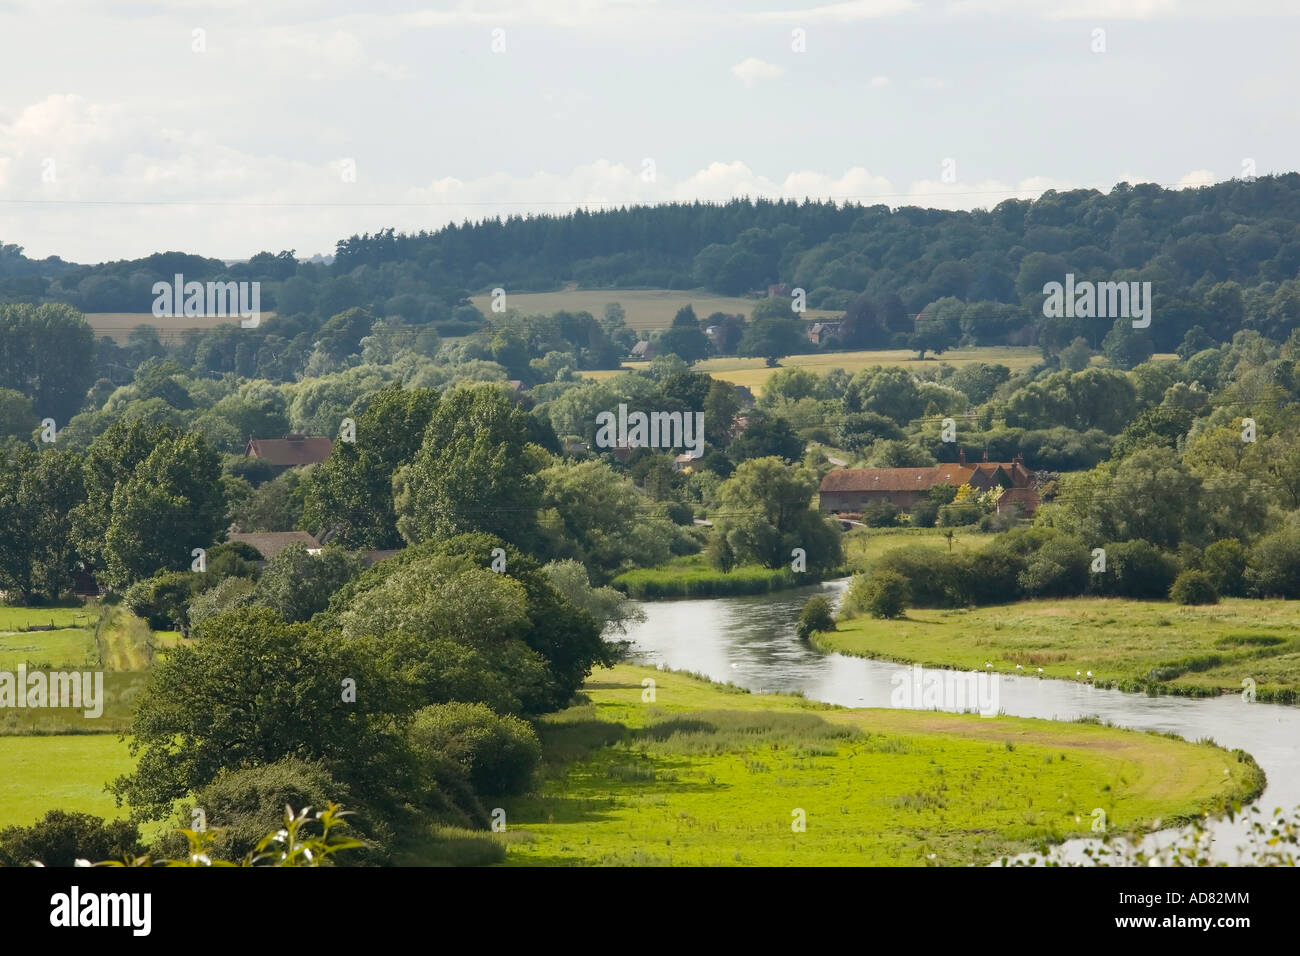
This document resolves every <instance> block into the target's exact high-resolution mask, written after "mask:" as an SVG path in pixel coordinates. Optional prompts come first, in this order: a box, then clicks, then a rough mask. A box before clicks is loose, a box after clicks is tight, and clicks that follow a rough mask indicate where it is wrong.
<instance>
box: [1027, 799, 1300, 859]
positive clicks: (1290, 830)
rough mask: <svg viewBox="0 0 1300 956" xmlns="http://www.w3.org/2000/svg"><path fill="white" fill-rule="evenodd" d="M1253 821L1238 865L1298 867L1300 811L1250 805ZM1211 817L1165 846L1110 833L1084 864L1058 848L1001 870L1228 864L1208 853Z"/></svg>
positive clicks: (1233, 811) (1238, 808)
mask: <svg viewBox="0 0 1300 956" xmlns="http://www.w3.org/2000/svg"><path fill="white" fill-rule="evenodd" d="M1240 811H1241V806H1240V804H1236V805H1234V806H1233V807H1231V808H1229V809H1228V811H1227V817H1228V820H1229V821H1232V820H1234V819H1235V818H1236V814H1237V813H1239V812H1240ZM1250 813H1251V814H1252V815H1253V818H1252V819H1251V821H1250V828H1249V830H1248V831H1247V833H1248V837H1249V841H1248V842H1247V843H1246V844H1244V845H1238V847H1237V852H1238V854H1239V861H1238V862H1237V863H1236V864H1235V865H1238V866H1296V865H1297V864H1300V807H1297V808H1296V809H1295V810H1292V811H1290V812H1287V811H1284V810H1283V809H1282V808H1281V807H1277V808H1276V809H1274V811H1273V815H1272V819H1265V818H1264V815H1263V814H1262V813H1261V812H1260V809H1259V807H1251V808H1250ZM1209 816H1210V815H1209V814H1208V813H1207V814H1205V815H1204V816H1203V817H1197V818H1196V819H1195V820H1193V821H1192V826H1191V829H1190V830H1188V831H1187V832H1186V833H1183V834H1180V835H1179V837H1178V839H1176V840H1175V841H1174V842H1173V843H1170V844H1169V845H1168V846H1166V847H1164V848H1161V849H1156V850H1153V851H1152V850H1146V849H1143V848H1142V846H1141V844H1140V842H1139V841H1138V840H1136V839H1134V838H1133V837H1131V836H1130V837H1120V838H1118V839H1116V838H1113V837H1111V836H1110V835H1109V834H1107V835H1105V836H1103V837H1102V838H1101V842H1100V844H1099V845H1098V846H1089V847H1085V848H1084V850H1083V855H1084V857H1085V859H1084V860H1083V861H1073V860H1065V859H1063V858H1062V855H1061V851H1060V849H1059V848H1056V849H1053V850H1052V851H1050V852H1044V856H1043V857H1041V858H1039V857H1035V856H1029V857H1025V858H1023V859H1017V860H1008V859H1007V858H1006V857H1004V858H1003V859H1002V865H1003V866H1037V865H1039V864H1040V863H1041V864H1042V865H1043V866H1229V865H1230V864H1229V863H1228V862H1226V861H1220V860H1215V859H1214V856H1213V855H1212V852H1211V844H1212V843H1213V840H1214V837H1213V834H1212V833H1211V832H1210V829H1209V828H1208V827H1207V826H1206V824H1205V821H1206V820H1208V819H1209Z"/></svg>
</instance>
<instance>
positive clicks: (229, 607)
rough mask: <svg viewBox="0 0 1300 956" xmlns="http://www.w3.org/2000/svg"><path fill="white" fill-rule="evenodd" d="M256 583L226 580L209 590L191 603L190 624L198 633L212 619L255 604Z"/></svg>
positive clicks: (234, 579)
mask: <svg viewBox="0 0 1300 956" xmlns="http://www.w3.org/2000/svg"><path fill="white" fill-rule="evenodd" d="M256 587H257V585H256V582H254V581H252V580H251V579H250V578H226V579H225V580H223V581H222V582H221V583H220V584H218V585H217V586H216V587H214V588H209V589H208V590H206V591H204V592H203V593H202V594H200V595H199V596H198V597H196V598H194V600H192V601H191V602H190V609H189V624H190V627H191V628H193V629H195V630H196V631H197V629H198V627H199V625H200V624H202V623H203V622H204V621H205V620H206V619H208V618H210V617H215V616H216V615H218V614H225V613H226V612H227V611H237V610H239V609H240V608H241V607H248V606H249V605H250V604H253V603H254V598H253V593H254V591H255V589H256Z"/></svg>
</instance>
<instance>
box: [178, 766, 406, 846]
mask: <svg viewBox="0 0 1300 956" xmlns="http://www.w3.org/2000/svg"><path fill="white" fill-rule="evenodd" d="M338 796H342V797H344V798H347V801H348V804H349V808H350V809H351V810H353V811H360V808H359V807H358V806H357V805H356V804H355V803H354V802H353V801H352V800H351V798H350V796H349V794H348V791H347V788H346V787H345V786H344V785H343V784H341V783H339V782H338V781H337V780H336V779H335V778H334V776H333V775H332V774H331V773H330V772H329V771H328V770H326V769H325V767H323V766H322V765H321V764H320V763H317V762H315V761H310V760H300V759H298V758H297V757H285V758H284V759H282V760H277V761H275V762H274V763H270V764H263V765H261V766H257V767H247V768H244V769H242V770H225V771H222V772H221V773H220V774H219V775H218V776H217V778H216V779H215V780H213V781H212V783H210V784H208V785H207V786H205V787H203V788H201V789H200V790H198V791H196V792H195V794H194V801H193V803H192V804H190V805H189V806H187V807H184V808H183V809H182V810H181V813H180V817H179V819H178V821H177V822H178V824H179V826H181V827H185V828H192V826H193V823H194V816H193V812H192V811H193V809H194V808H196V807H197V808H202V810H203V815H204V821H205V823H206V825H207V828H208V829H210V830H213V831H214V832H215V839H214V840H213V841H212V844H211V846H210V852H211V854H212V855H213V856H214V857H216V858H217V859H221V860H240V859H243V857H244V856H245V855H246V854H247V853H249V852H250V851H252V850H253V849H254V848H255V847H256V846H257V843H258V841H259V840H261V839H262V837H264V836H265V835H266V834H267V833H271V832H274V831H275V830H277V829H279V828H280V827H281V826H283V825H284V808H285V806H286V805H289V806H293V807H299V808H306V807H312V808H313V809H316V810H324V809H325V808H326V807H327V806H329V804H330V803H331V800H337V797H338ZM348 819H349V822H350V823H351V825H352V826H353V827H354V829H355V831H356V835H357V836H358V837H359V838H361V839H365V840H366V842H367V843H368V844H369V850H367V851H365V852H362V853H357V854H353V855H350V857H349V858H350V861H351V862H354V863H367V862H369V863H376V862H382V861H383V860H384V859H385V852H384V843H385V842H386V840H387V839H389V833H388V830H387V827H386V826H385V825H384V824H382V823H381V822H379V821H377V820H375V819H374V818H373V815H372V814H368V813H366V812H364V811H360V812H356V813H355V814H354V815H353V816H350V817H349V818H348ZM153 850H154V853H155V855H163V856H178V855H180V854H182V853H183V850H184V838H183V837H182V836H181V835H180V834H178V833H175V832H173V833H171V834H168V835H167V836H165V837H163V838H162V839H161V840H160V841H159V842H158V843H157V844H156V845H155V846H154V848H153Z"/></svg>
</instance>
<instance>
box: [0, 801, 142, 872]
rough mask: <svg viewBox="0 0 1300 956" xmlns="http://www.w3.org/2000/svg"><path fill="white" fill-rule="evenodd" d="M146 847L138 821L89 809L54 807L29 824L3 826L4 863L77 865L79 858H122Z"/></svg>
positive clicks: (0, 841)
mask: <svg viewBox="0 0 1300 956" xmlns="http://www.w3.org/2000/svg"><path fill="white" fill-rule="evenodd" d="M143 851H144V846H143V845H142V844H141V843H140V831H139V830H138V829H137V828H136V825H135V824H134V823H130V822H128V821H126V820H103V819H101V818H100V817H96V816H92V815H91V814H89V813H66V812H64V811H63V810H51V811H50V812H49V813H47V814H45V816H43V817H42V818H41V819H40V820H38V821H37V822H36V823H33V824H32V825H31V826H29V827H5V828H4V829H3V830H0V866H28V865H30V864H31V863H33V862H40V863H43V864H45V865H46V866H75V865H76V863H77V860H91V861H92V862H99V861H101V860H121V859H122V858H123V857H124V856H127V855H130V856H136V855H138V854H140V853H142V852H143Z"/></svg>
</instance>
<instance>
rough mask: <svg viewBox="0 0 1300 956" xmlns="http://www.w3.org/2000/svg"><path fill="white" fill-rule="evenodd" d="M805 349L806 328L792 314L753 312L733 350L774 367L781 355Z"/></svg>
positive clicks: (806, 342)
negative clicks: (738, 343) (762, 360)
mask: <svg viewBox="0 0 1300 956" xmlns="http://www.w3.org/2000/svg"><path fill="white" fill-rule="evenodd" d="M773 301H776V300H773ZM808 347H809V342H808V335H807V329H806V328H805V327H804V323H803V321H802V320H801V319H797V318H795V317H794V316H793V315H760V314H759V312H758V310H757V309H756V310H755V311H754V317H753V319H752V320H751V321H750V323H749V325H748V326H746V328H745V332H744V334H743V335H742V336H741V337H740V346H739V348H738V349H737V351H738V352H739V353H740V354H741V355H744V356H753V357H756V358H763V359H766V360H767V364H768V365H769V366H775V365H776V364H777V362H778V361H779V360H780V359H782V358H785V356H787V355H794V354H795V353H797V352H799V351H800V350H801V349H802V350H807V348H808Z"/></svg>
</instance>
